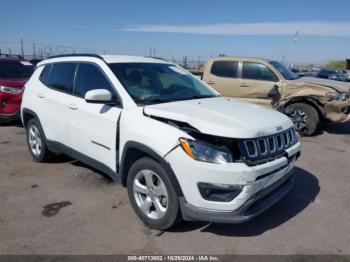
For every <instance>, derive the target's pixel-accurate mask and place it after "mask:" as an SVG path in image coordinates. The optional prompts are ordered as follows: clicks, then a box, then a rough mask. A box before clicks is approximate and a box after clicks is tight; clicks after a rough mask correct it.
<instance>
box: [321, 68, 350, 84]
mask: <svg viewBox="0 0 350 262" xmlns="http://www.w3.org/2000/svg"><path fill="white" fill-rule="evenodd" d="M316 77H319V78H325V79H331V80H336V81H342V82H347V81H348V77H347V76H346V75H345V74H344V73H343V72H342V71H338V70H333V69H321V70H320V71H319V72H318V73H317V75H316Z"/></svg>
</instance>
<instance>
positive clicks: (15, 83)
mask: <svg viewBox="0 0 350 262" xmlns="http://www.w3.org/2000/svg"><path fill="white" fill-rule="evenodd" d="M28 79H29V78H27V77H18V78H0V85H3V86H10V87H18V88H21V87H23V86H24V84H25V83H26V82H27V81H28Z"/></svg>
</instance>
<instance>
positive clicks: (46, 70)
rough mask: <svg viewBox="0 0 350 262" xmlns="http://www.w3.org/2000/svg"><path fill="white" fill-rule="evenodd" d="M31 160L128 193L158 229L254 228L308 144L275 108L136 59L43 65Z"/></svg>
mask: <svg viewBox="0 0 350 262" xmlns="http://www.w3.org/2000/svg"><path fill="white" fill-rule="evenodd" d="M21 116H22V121H23V124H24V126H25V128H26V132H27V142H28V148H29V151H30V154H31V155H32V157H33V159H34V160H35V161H38V162H42V161H47V160H48V159H49V158H50V157H51V156H53V155H55V154H59V153H63V154H66V155H69V156H71V157H73V158H76V159H78V160H80V161H82V162H84V163H86V164H88V165H90V166H91V167H94V168H96V169H98V170H101V171H103V172H104V173H106V174H107V175H109V176H110V177H111V178H112V179H113V180H115V181H118V182H120V183H121V184H122V185H124V186H126V187H127V189H128V194H129V198H130V202H131V204H132V206H133V208H134V210H135V212H136V213H137V215H138V216H139V217H140V218H141V219H142V221H143V222H145V223H146V224H147V225H148V226H149V227H151V228H157V229H167V228H169V227H171V226H172V225H174V224H175V223H176V222H178V221H179V220H180V219H181V218H183V219H184V220H203V221H212V222H219V223H240V222H244V221H247V220H249V219H251V218H253V217H255V216H257V215H258V214H260V213H261V212H263V211H264V210H266V209H267V208H269V207H270V206H271V205H273V204H274V203H275V202H277V201H278V200H279V199H280V198H281V197H282V196H284V195H285V194H286V193H287V192H288V191H289V189H290V188H291V187H292V184H293V180H292V170H293V166H294V163H295V160H296V159H297V158H298V156H299V154H300V153H299V150H300V143H299V142H298V139H297V137H296V135H295V131H294V129H293V123H292V122H291V121H290V120H289V118H288V117H286V116H285V115H283V114H281V113H278V112H275V111H273V110H270V109H265V108H263V107H260V106H257V105H253V104H249V103H246V102H239V101H235V100H234V99H230V98H224V97H220V96H219V95H218V94H217V93H216V92H215V91H214V90H213V89H211V88H210V87H209V86H208V85H206V84H205V83H203V82H202V81H200V80H199V79H197V78H196V77H194V76H193V75H191V74H190V73H189V72H187V71H186V70H184V69H182V68H181V67H179V66H177V65H175V64H172V63H169V62H167V61H163V60H160V59H153V58H145V57H132V56H107V55H106V56H98V55H78V54H75V55H63V56H56V57H52V58H50V59H47V60H45V61H42V62H41V63H39V65H38V68H37V69H36V71H35V73H34V74H33V76H32V77H31V78H30V80H29V81H28V82H27V84H26V85H25V91H24V96H23V103H22V108H21Z"/></svg>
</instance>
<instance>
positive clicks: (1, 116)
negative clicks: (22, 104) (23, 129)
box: [0, 109, 21, 122]
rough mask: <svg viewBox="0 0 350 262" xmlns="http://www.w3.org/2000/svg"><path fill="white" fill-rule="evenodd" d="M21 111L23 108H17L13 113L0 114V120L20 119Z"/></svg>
mask: <svg viewBox="0 0 350 262" xmlns="http://www.w3.org/2000/svg"><path fill="white" fill-rule="evenodd" d="M20 112H21V110H20V109H17V110H16V111H15V112H13V113H11V114H0V120H1V121H3V122H5V121H15V120H19V119H20V118H21V114H20Z"/></svg>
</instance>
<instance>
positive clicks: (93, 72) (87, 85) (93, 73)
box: [73, 63, 116, 99]
mask: <svg viewBox="0 0 350 262" xmlns="http://www.w3.org/2000/svg"><path fill="white" fill-rule="evenodd" d="M94 89H106V90H108V91H109V92H111V93H112V98H113V99H116V94H115V90H114V88H113V87H112V86H111V84H110V83H109V81H108V80H107V78H106V76H105V75H104V74H103V73H102V72H101V70H100V69H99V68H97V67H96V66H95V65H93V64H88V63H80V64H79V65H78V69H77V75H76V78H75V85H74V91H73V93H74V95H76V96H79V97H81V98H84V97H85V94H86V93H87V92H88V91H91V90H94Z"/></svg>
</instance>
